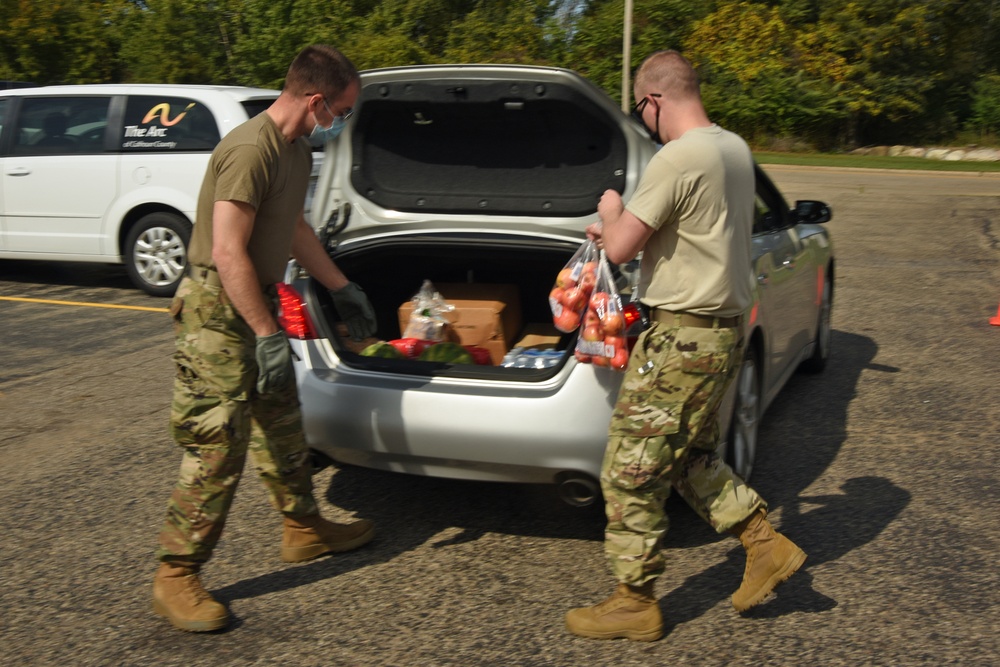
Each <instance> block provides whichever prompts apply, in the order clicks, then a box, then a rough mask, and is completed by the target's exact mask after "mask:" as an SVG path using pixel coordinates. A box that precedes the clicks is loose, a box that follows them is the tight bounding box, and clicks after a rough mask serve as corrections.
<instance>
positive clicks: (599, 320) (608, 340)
mask: <svg viewBox="0 0 1000 667" xmlns="http://www.w3.org/2000/svg"><path fill="white" fill-rule="evenodd" d="M581 326H582V329H581V330H580V335H579V337H578V338H577V340H576V351H575V355H576V358H577V361H581V362H583V363H593V364H595V365H597V366H609V367H611V368H613V369H615V370H619V371H622V370H625V367H626V366H628V355H629V349H628V342H627V339H626V338H625V315H624V313H623V311H622V300H621V296H620V295H619V294H618V289H617V287H616V286H615V280H614V276H613V275H612V274H611V265H610V264H609V263H608V260H607V258H606V257H605V256H604V252H603V251H602V252H601V253H600V259H599V261H598V268H597V282H596V285H595V287H594V290H593V293H592V294H591V296H590V299H589V300H588V301H587V309H586V311H585V312H584V314H583V322H582V325H581Z"/></svg>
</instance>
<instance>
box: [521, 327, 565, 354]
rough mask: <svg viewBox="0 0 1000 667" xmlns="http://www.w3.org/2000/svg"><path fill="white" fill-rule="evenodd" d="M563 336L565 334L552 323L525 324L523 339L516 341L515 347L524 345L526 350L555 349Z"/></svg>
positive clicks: (522, 333)
mask: <svg viewBox="0 0 1000 667" xmlns="http://www.w3.org/2000/svg"><path fill="white" fill-rule="evenodd" d="M562 337H563V334H562V333H560V331H559V330H558V329H556V328H555V326H554V325H553V324H551V323H542V324H536V323H531V324H525V325H524V331H522V332H521V339H520V340H519V341H517V342H516V343H514V347H523V348H524V349H526V350H554V349H556V348H557V347H558V346H559V340H560V339H561V338H562Z"/></svg>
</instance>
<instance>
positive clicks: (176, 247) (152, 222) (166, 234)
mask: <svg viewBox="0 0 1000 667" xmlns="http://www.w3.org/2000/svg"><path fill="white" fill-rule="evenodd" d="M190 240H191V225H190V224H188V222H187V220H185V219H184V218H182V217H180V216H179V215H175V214H173V213H165V212H159V213H150V214H149V215H145V216H143V217H142V218H140V219H139V221H138V222H136V223H135V225H134V226H133V227H132V229H130V230H129V233H128V236H127V237H126V239H125V268H126V270H127V271H128V276H129V278H130V279H131V280H132V282H133V283H135V286H136V287H138V288H139V289H141V290H143V291H144V292H146V293H147V294H151V295H153V296H171V295H173V293H174V292H175V291H176V290H177V284H178V283H180V281H181V278H182V277H183V276H184V267H185V266H186V265H187V247H188V242H189V241H190Z"/></svg>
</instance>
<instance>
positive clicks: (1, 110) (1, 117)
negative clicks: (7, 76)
mask: <svg viewBox="0 0 1000 667" xmlns="http://www.w3.org/2000/svg"><path fill="white" fill-rule="evenodd" d="M8 100H9V98H7V97H0V146H3V125H4V122H5V121H6V119H7V106H8V104H7V102H8Z"/></svg>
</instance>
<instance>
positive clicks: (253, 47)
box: [231, 0, 367, 88]
mask: <svg viewBox="0 0 1000 667" xmlns="http://www.w3.org/2000/svg"><path fill="white" fill-rule="evenodd" d="M241 5H242V7H241V10H240V12H239V14H238V21H236V22H235V26H234V28H235V29H236V31H237V39H236V42H235V45H234V46H233V49H232V51H233V62H232V65H231V70H232V71H233V73H234V75H233V76H234V79H235V80H236V82H238V83H240V84H243V85H248V86H262V87H265V88H280V87H281V85H282V83H283V82H284V79H285V74H286V73H287V71H288V65H289V64H290V63H291V62H292V59H293V58H295V55H296V54H297V53H298V52H299V51H301V50H302V49H303V48H304V47H305V46H308V45H309V44H330V45H331V46H335V47H337V48H339V49H341V50H342V51H344V54H345V55H347V57H348V58H351V60H352V62H355V64H357V61H356V59H355V54H354V53H352V52H351V50H350V49H347V48H345V47H344V42H345V38H347V39H349V36H350V35H351V34H353V33H355V32H356V31H357V30H358V29H359V26H360V25H361V19H360V17H359V16H358V14H357V12H358V6H357V5H356V4H355V3H353V2H351V1H350V0H247V1H246V2H243V3H241ZM366 6H367V5H366V4H364V3H362V6H361V9H364V8H365V7H366Z"/></svg>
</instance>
